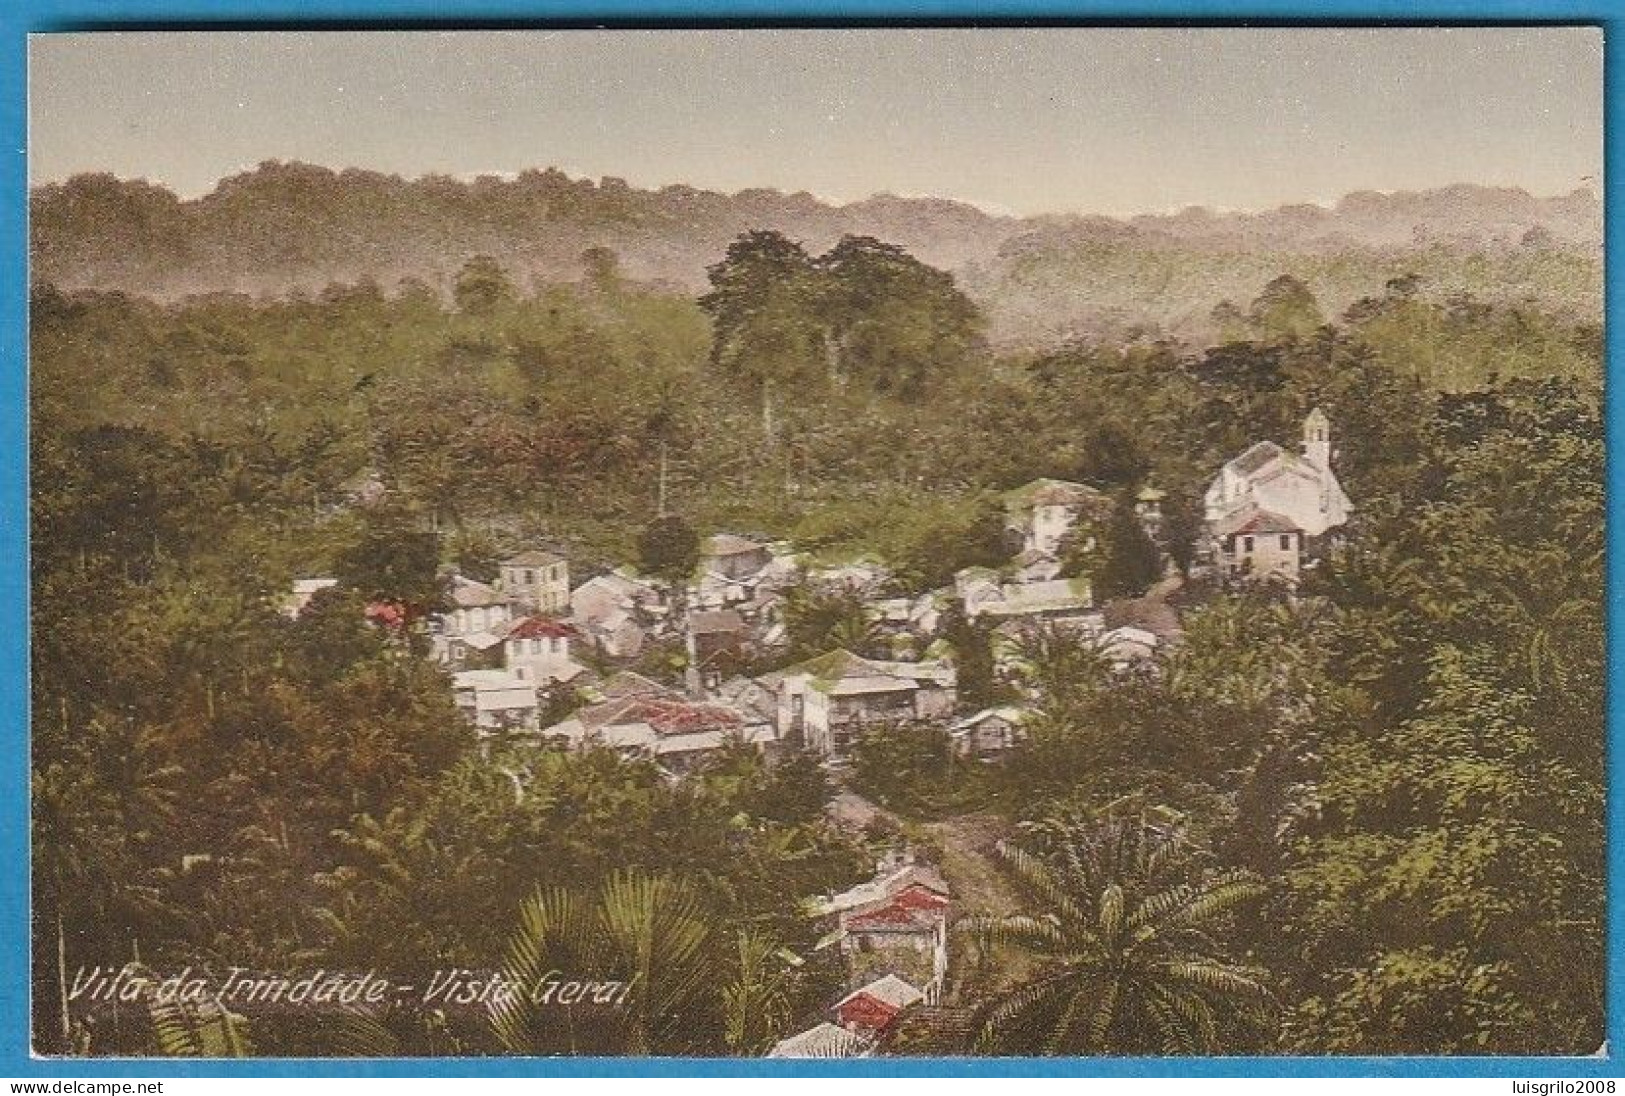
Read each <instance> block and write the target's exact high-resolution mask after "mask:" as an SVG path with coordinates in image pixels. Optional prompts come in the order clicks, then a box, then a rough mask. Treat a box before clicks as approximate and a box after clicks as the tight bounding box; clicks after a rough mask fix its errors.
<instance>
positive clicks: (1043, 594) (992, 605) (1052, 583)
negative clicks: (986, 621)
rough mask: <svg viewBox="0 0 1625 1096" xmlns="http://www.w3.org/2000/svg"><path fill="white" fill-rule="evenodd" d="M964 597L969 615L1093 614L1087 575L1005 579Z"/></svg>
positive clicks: (1079, 616) (1073, 616) (995, 618)
mask: <svg viewBox="0 0 1625 1096" xmlns="http://www.w3.org/2000/svg"><path fill="white" fill-rule="evenodd" d="M974 592H975V596H974V597H970V596H967V597H966V598H965V614H966V615H967V616H969V617H970V618H972V619H973V620H974V619H977V618H979V617H984V616H985V617H988V618H990V619H992V620H993V621H995V622H1003V621H1007V620H1016V619H1024V620H1051V621H1064V620H1083V619H1085V618H1089V617H1093V616H1095V615H1096V614H1095V612H1094V592H1093V589H1092V588H1091V586H1090V583H1089V580H1088V579H1087V578H1083V577H1078V578H1057V579H1051V580H1049V581H1048V582H1007V583H1004V584H1002V585H1000V586H998V587H997V589H996V590H994V591H989V590H988V589H987V588H986V587H985V586H978V587H976V588H975V591H974Z"/></svg>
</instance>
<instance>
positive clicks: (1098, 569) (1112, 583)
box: [1089, 492, 1162, 601]
mask: <svg viewBox="0 0 1625 1096" xmlns="http://www.w3.org/2000/svg"><path fill="white" fill-rule="evenodd" d="M1097 555H1098V561H1097V562H1095V563H1094V567H1093V570H1091V571H1090V572H1089V578H1090V585H1091V587H1092V589H1093V591H1094V595H1095V597H1096V599H1098V600H1101V601H1109V600H1112V599H1115V598H1124V597H1138V596H1140V595H1141V594H1143V593H1145V592H1146V590H1147V589H1148V588H1149V587H1150V586H1151V584H1152V583H1153V582H1155V581H1156V580H1157V577H1158V576H1159V575H1161V573H1162V556H1161V553H1159V552H1158V551H1157V546H1156V545H1155V544H1154V543H1152V540H1151V537H1150V536H1149V535H1148V534H1147V533H1146V531H1145V526H1144V524H1143V523H1142V522H1141V521H1140V517H1139V515H1138V514H1137V513H1136V512H1135V509H1134V498H1133V495H1132V493H1129V492H1125V493H1124V494H1123V496H1122V497H1121V498H1119V499H1118V500H1117V502H1116V503H1115V504H1114V505H1113V507H1112V515H1111V518H1110V519H1109V520H1108V521H1107V523H1106V525H1105V528H1103V529H1102V530H1101V534H1100V542H1099V548H1098V551H1097Z"/></svg>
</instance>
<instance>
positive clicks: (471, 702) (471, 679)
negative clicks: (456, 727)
mask: <svg viewBox="0 0 1625 1096" xmlns="http://www.w3.org/2000/svg"><path fill="white" fill-rule="evenodd" d="M451 683H452V695H453V696H454V697H455V699H456V703H457V710H458V711H460V712H462V713H463V715H465V716H467V717H468V720H469V722H471V723H473V724H474V726H476V727H478V728H479V729H480V730H482V731H497V730H521V731H534V730H535V729H536V712H537V707H536V683H535V682H534V681H526V680H525V679H523V678H521V677H518V676H516V675H514V674H511V673H509V672H508V671H506V670H464V671H463V672H461V673H458V674H453V675H452V679H451Z"/></svg>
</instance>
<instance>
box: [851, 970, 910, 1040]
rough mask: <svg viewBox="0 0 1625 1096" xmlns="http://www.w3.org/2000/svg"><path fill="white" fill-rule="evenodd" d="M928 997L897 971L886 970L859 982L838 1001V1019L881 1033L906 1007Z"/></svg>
mask: <svg viewBox="0 0 1625 1096" xmlns="http://www.w3.org/2000/svg"><path fill="white" fill-rule="evenodd" d="M924 1000H925V994H924V992H922V991H921V990H920V989H919V988H918V987H916V986H914V985H913V984H912V983H909V982H906V981H904V980H903V979H901V978H899V977H897V975H895V974H883V975H881V976H880V977H879V978H876V979H875V980H874V981H872V982H869V983H867V984H866V985H862V986H859V987H858V988H857V989H855V990H853V991H852V992H851V993H849V994H847V995H846V996H845V997H842V998H841V999H840V1000H839V1001H837V1002H836V1003H835V1007H834V1008H833V1009H831V1011H832V1012H833V1013H834V1014H835V1022H836V1023H837V1024H839V1025H840V1026H841V1027H843V1028H845V1029H846V1030H848V1031H852V1032H857V1033H859V1034H863V1035H879V1034H880V1033H882V1032H884V1031H886V1030H887V1029H888V1028H890V1027H891V1026H892V1024H893V1023H894V1022H895V1021H896V1020H897V1018H898V1017H899V1016H900V1015H902V1014H903V1012H904V1011H905V1010H907V1009H908V1008H910V1007H911V1006H913V1005H917V1004H919V1003H920V1002H921V1001H924Z"/></svg>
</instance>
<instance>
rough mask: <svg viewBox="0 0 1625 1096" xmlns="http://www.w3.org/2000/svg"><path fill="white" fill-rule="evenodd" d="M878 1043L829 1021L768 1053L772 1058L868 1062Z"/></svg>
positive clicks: (789, 1038)
mask: <svg viewBox="0 0 1625 1096" xmlns="http://www.w3.org/2000/svg"><path fill="white" fill-rule="evenodd" d="M874 1047H875V1044H874V1039H872V1038H870V1037H868V1036H864V1035H859V1034H857V1033H856V1032H851V1031H848V1030H846V1029H845V1028H843V1027H837V1026H836V1025H834V1024H832V1023H830V1022H829V1021H828V1020H825V1021H824V1022H823V1023H821V1024H818V1025H817V1026H816V1027H810V1028H808V1029H807V1030H806V1031H798V1032H797V1033H796V1034H794V1035H791V1036H789V1037H788V1038H784V1039H780V1040H779V1041H778V1042H777V1043H774V1044H773V1049H772V1050H770V1051H768V1052H767V1057H769V1058H867V1057H869V1056H870V1055H871V1054H873V1053H874Z"/></svg>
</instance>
